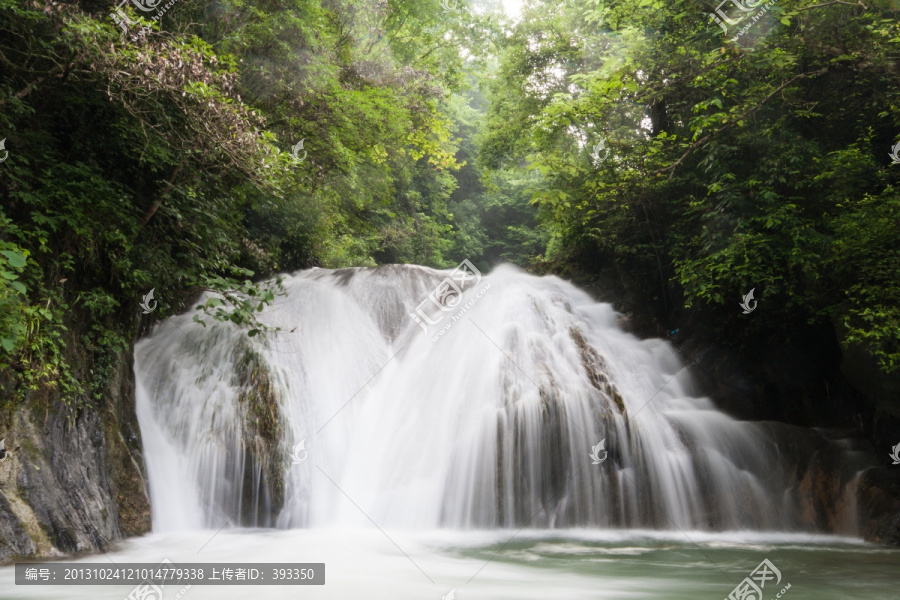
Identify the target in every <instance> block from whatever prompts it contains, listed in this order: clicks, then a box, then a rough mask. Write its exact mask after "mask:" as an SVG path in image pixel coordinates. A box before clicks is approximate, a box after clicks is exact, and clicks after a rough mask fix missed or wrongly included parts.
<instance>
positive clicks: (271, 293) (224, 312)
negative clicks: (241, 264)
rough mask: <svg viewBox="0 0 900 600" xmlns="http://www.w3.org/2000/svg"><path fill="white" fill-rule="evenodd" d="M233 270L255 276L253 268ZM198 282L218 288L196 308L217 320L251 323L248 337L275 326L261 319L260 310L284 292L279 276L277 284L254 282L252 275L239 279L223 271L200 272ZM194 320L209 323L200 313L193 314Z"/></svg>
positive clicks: (239, 325)
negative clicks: (226, 274) (251, 279)
mask: <svg viewBox="0 0 900 600" xmlns="http://www.w3.org/2000/svg"><path fill="white" fill-rule="evenodd" d="M232 271H233V272H234V274H235V275H243V276H245V277H252V276H253V271H250V270H248V269H238V268H233V269H232ZM199 284H200V285H202V286H203V287H204V288H206V289H208V290H211V291H213V292H215V293H216V295H214V296H211V297H209V298H207V300H206V301H205V302H204V303H203V304H200V305H198V306H197V310H199V311H202V312H203V313H204V314H206V315H209V316H211V317H212V318H213V319H215V320H216V321H221V322H226V321H227V322H230V323H234V324H235V325H237V326H238V327H248V328H249V331H247V335H248V336H249V337H254V336H256V335H259V334H262V335H265V334H266V333H267V332H268V331H272V330H273V329H272V328H271V327H269V326H268V325H266V324H265V323H261V322H260V321H259V319H258V318H257V313H261V312H262V311H263V309H264V308H265V307H266V306H267V305H268V304H271V303H272V302H273V301H274V300H275V295H276V294H282V292H280V290H281V289H282V286H281V278H280V277H279V278H278V279H277V280H276V281H275V283H274V284H268V283H262V284H255V283H253V282H251V281H250V280H249V279H244V280H243V281H239V280H237V279H234V278H231V277H222V276H220V275H201V281H200V282H199ZM194 322H195V323H199V324H201V325H202V326H204V327H206V322H205V321H204V320H203V318H202V317H200V315H194ZM279 329H281V328H280V327H276V328H275V329H274V331H278V330H279Z"/></svg>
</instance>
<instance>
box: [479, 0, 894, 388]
mask: <svg viewBox="0 0 900 600" xmlns="http://www.w3.org/2000/svg"><path fill="white" fill-rule="evenodd" d="M714 9H715V7H714V6H713V5H709V6H708V7H706V10H704V8H703V7H700V6H699V5H696V4H694V3H691V2H686V1H679V0H676V1H675V2H666V3H662V2H648V1H647V0H614V1H604V2H600V3H597V2H595V1H594V0H572V1H570V2H566V3H563V4H561V5H560V4H559V3H557V2H543V1H538V2H534V3H532V4H531V5H530V8H529V9H528V10H526V11H525V13H524V17H523V19H522V21H521V23H519V24H518V25H517V27H516V28H515V29H514V31H513V32H512V35H510V36H509V37H508V38H507V42H506V44H505V47H504V49H503V52H502V63H501V66H500V68H499V72H498V74H497V77H496V78H495V79H494V81H493V82H492V84H491V85H492V89H491V99H492V101H493V102H492V106H491V110H490V113H489V115H488V119H487V123H486V125H485V138H484V140H483V143H482V145H481V152H482V160H483V161H484V164H485V165H486V166H487V167H488V168H490V169H497V170H502V169H510V168H514V169H520V170H529V171H531V172H533V173H534V175H535V180H534V184H533V186H532V189H533V196H532V197H533V200H534V202H535V203H537V204H538V205H539V207H540V210H541V219H542V222H543V223H544V224H545V225H546V226H547V227H548V228H549V230H550V234H551V244H550V246H549V248H548V254H549V255H550V256H551V257H552V258H555V259H557V260H564V261H565V260H579V257H580V256H591V257H601V260H602V261H604V262H605V263H606V264H609V265H613V266H615V267H616V268H618V269H620V270H625V271H628V272H630V273H632V274H633V275H634V277H635V278H637V279H639V280H642V281H645V282H652V281H654V280H656V281H658V282H659V284H658V286H657V290H658V292H656V293H658V294H659V295H660V296H662V297H664V298H683V302H684V304H685V305H687V306H698V305H702V306H703V307H704V308H705V309H706V310H708V311H710V312H711V313H712V314H714V315H715V316H716V318H717V321H718V322H719V323H720V334H721V336H722V338H723V341H725V340H727V341H733V342H736V343H738V344H740V343H743V342H747V341H748V340H750V339H751V338H754V339H766V338H768V339H774V340H780V341H784V340H786V339H789V338H790V336H791V335H794V333H795V331H796V328H797V327H798V326H801V325H803V324H805V323H816V322H831V323H833V324H834V326H835V328H836V330H837V333H838V337H839V338H840V339H841V340H842V343H844V344H848V345H849V344H863V345H864V346H865V347H866V348H867V349H868V350H869V351H870V352H871V353H872V354H873V355H874V356H875V357H877V359H878V360H879V362H880V364H881V366H882V368H883V369H884V370H886V371H896V370H897V369H898V368H900V360H898V359H900V355H898V351H900V327H898V313H897V305H898V304H897V301H898V289H897V282H898V281H900V277H898V275H900V271H898V255H897V250H896V249H897V248H898V247H900V229H898V227H897V223H898V222H900V221H898V218H897V217H898V214H897V202H898V194H897V192H896V189H897V184H898V177H900V170H898V168H897V167H896V165H891V164H890V161H889V159H888V150H889V149H890V147H891V146H892V145H893V144H894V143H896V142H897V141H898V136H900V110H898V100H900V97H898V94H900V92H898V89H900V86H898V84H900V80H898V79H900V77H898V74H897V71H896V69H895V68H894V65H895V57H896V55H897V51H898V49H900V48H898V44H900V22H898V19H897V17H898V16H900V11H898V10H897V9H896V7H894V6H892V5H890V4H888V3H867V4H866V5H865V6H864V5H863V4H862V3H860V4H851V3H816V2H812V1H805V0H804V1H796V0H779V2H777V3H775V4H773V5H772V6H770V7H769V8H768V9H767V10H766V11H765V12H762V13H760V17H761V18H760V19H759V20H756V19H755V17H754V16H753V15H750V18H747V20H746V21H745V22H742V23H741V24H740V25H738V26H734V29H733V30H732V31H730V32H729V38H731V39H725V38H723V36H722V31H721V29H720V28H719V27H718V25H715V24H714V23H712V22H711V20H710V18H709V14H708V13H709V12H711V11H712V10H714ZM749 23H752V26H751V27H749V28H748V29H746V32H745V33H742V34H740V36H738V32H739V31H742V28H743V27H744V26H745V25H746V24H749ZM601 140H604V141H605V144H606V147H607V148H609V156H608V157H607V158H605V159H604V160H601V161H599V162H597V163H595V162H594V161H593V160H592V159H591V158H590V156H589V154H590V152H591V149H592V147H593V146H594V145H595V144H597V143H598V142H600V141H601ZM595 259H596V258H592V260H595ZM751 288H756V297H757V298H758V299H759V302H760V306H761V307H764V312H761V311H758V312H757V313H756V314H755V316H754V318H753V319H752V320H750V319H746V318H742V317H743V315H741V314H740V311H737V310H736V306H737V302H738V301H739V299H740V298H741V297H742V296H743V294H745V293H746V292H747V291H749V290H750V289H751ZM786 323H790V324H794V325H791V326H786V325H785V324H786Z"/></svg>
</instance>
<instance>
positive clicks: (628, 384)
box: [135, 266, 801, 530]
mask: <svg viewBox="0 0 900 600" xmlns="http://www.w3.org/2000/svg"><path fill="white" fill-rule="evenodd" d="M454 273H456V274H457V275H458V274H459V273H458V272H454ZM454 285H455V286H456V287H454ZM284 289H285V292H286V293H285V294H284V295H282V296H278V297H276V300H275V302H274V303H273V305H272V306H270V307H268V308H267V309H266V310H264V311H263V312H262V313H260V315H261V316H260V319H261V320H262V321H263V322H264V323H266V324H267V325H269V326H272V327H280V330H279V331H278V332H277V333H270V334H269V335H268V336H266V337H265V338H263V337H255V338H249V337H248V336H247V335H246V333H245V332H242V331H239V330H237V329H236V328H234V327H232V326H230V325H228V324H221V323H216V324H214V325H213V324H209V326H207V327H205V328H204V327H200V326H198V325H197V324H196V323H193V322H192V317H193V311H189V312H188V313H186V314H183V315H179V316H175V317H172V318H170V319H167V320H166V321H164V322H162V323H161V324H159V325H158V326H157V327H156V328H155V330H154V331H153V333H152V335H150V336H149V337H147V338H145V339H143V340H141V341H140V342H139V343H138V345H137V347H136V350H135V373H136V377H137V414H138V419H139V423H140V428H141V435H142V438H143V443H144V448H145V460H146V464H147V470H148V475H149V480H150V495H151V505H152V511H153V524H154V529H155V530H171V529H184V528H201V527H219V526H221V525H222V523H224V522H226V519H229V518H231V519H233V520H232V521H231V522H233V523H234V524H237V525H243V526H250V527H283V528H292V527H310V526H321V525H328V526H331V525H341V526H344V525H347V526H359V525H368V524H369V520H370V519H371V521H374V522H375V523H377V524H378V525H379V526H382V527H385V526H389V527H403V528H418V529H423V528H437V527H446V528H497V527H520V526H527V527H534V528H550V527H576V526H577V527H631V528H638V527H639V528H657V529H674V528H680V529H745V528H754V529H790V528H792V527H794V526H795V524H796V523H797V519H798V516H797V515H798V512H799V509H798V504H799V503H798V499H797V488H798V481H797V477H798V476H797V474H796V471H797V470H796V469H795V468H794V467H792V466H790V465H789V464H787V462H788V461H785V457H784V456H783V455H782V450H783V448H782V445H781V443H780V442H779V434H778V431H777V427H769V426H766V425H764V424H754V423H746V422H738V421H735V420H734V419H732V418H730V417H728V416H727V415H725V414H723V413H722V412H720V411H718V410H717V409H716V408H715V407H714V405H713V404H712V403H711V401H710V400H709V399H708V398H705V397H703V396H702V395H701V394H700V393H699V390H698V389H697V388H696V386H695V384H694V383H693V381H692V376H691V369H690V368H687V366H686V364H685V362H684V361H683V359H682V358H681V357H680V356H679V353H678V352H677V350H675V349H674V348H673V347H672V345H671V344H669V343H668V342H666V341H663V340H659V339H649V340H640V339H638V338H637V337H635V336H633V335H631V334H629V333H627V332H625V331H624V330H623V329H622V328H621V327H619V325H618V315H617V313H616V312H615V311H614V310H613V308H612V306H611V305H609V304H603V303H597V302H595V301H594V300H593V299H591V297H590V296H589V295H588V294H586V293H585V292H583V291H581V290H579V289H577V288H576V287H575V286H573V285H571V284H569V283H567V282H565V281H563V280H561V279H559V278H556V277H536V276H532V275H529V274H526V273H523V272H522V271H520V270H518V269H516V268H514V267H510V266H501V267H498V268H497V269H495V270H494V271H493V272H491V273H490V274H487V275H484V276H481V275H480V274H478V273H472V274H470V275H469V276H468V277H454V275H453V273H448V272H444V271H437V270H433V269H428V268H423V267H417V266H384V267H377V268H368V269H363V268H359V269H340V270H325V269H311V270H308V271H302V272H299V273H296V274H294V275H292V276H288V277H286V278H285V281H284ZM435 290H437V293H436V292H435ZM429 299H430V300H431V302H429ZM435 299H437V300H438V302H437V303H435ZM448 299H449V300H448ZM442 301H447V302H446V304H445V305H444V308H446V307H447V306H450V305H455V308H454V309H453V310H452V311H444V310H435V307H437V308H438V309H440V308H441V307H440V306H438V304H439V303H440V302H442ZM423 303H424V304H423ZM423 307H424V308H423ZM411 315H415V318H413V317H411ZM440 317H443V318H440ZM603 440H605V442H604V444H603V447H602V448H598V449H597V451H596V452H594V451H593V449H594V448H595V447H597V445H598V444H600V442H601V441H603ZM300 442H303V447H302V448H299V447H298V444H299V443H300ZM800 443H801V442H797V444H800ZM295 448H297V450H296V451H295ZM591 454H593V455H594V456H596V457H597V458H598V459H599V460H593V459H592V457H591ZM292 457H296V458H292ZM595 463H596V464H595ZM348 500H349V501H348Z"/></svg>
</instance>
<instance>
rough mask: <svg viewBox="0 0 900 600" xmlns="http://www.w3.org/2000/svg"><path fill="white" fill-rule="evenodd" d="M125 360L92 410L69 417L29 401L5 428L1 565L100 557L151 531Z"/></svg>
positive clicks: (55, 403)
mask: <svg viewBox="0 0 900 600" xmlns="http://www.w3.org/2000/svg"><path fill="white" fill-rule="evenodd" d="M123 358H124V359H125V360H122V361H120V364H119V366H118V367H117V369H116V372H115V373H114V375H113V377H112V378H111V381H110V384H109V389H108V390H107V393H106V395H105V396H106V397H105V398H103V399H102V400H99V401H97V406H93V407H86V408H83V409H82V410H80V411H78V412H74V411H72V410H71V409H70V408H69V407H68V406H66V405H65V404H64V403H63V402H62V401H61V400H60V399H59V398H51V399H50V400H49V402H47V403H45V404H43V406H41V404H40V403H38V402H32V401H26V402H23V403H20V404H19V405H18V406H17V407H16V409H15V412H14V413H13V414H12V415H10V417H9V425H8V426H6V427H2V431H0V437H5V438H6V449H7V453H8V454H7V457H6V459H5V460H4V461H3V462H0V562H11V561H14V560H16V559H19V558H23V557H33V558H38V557H47V556H55V555H59V554H60V553H66V554H80V553H89V552H96V551H103V550H105V549H106V548H107V547H109V546H110V544H112V543H113V542H114V541H115V540H117V539H119V538H122V537H124V536H126V535H138V534H141V533H146V532H147V531H149V529H150V510H149V502H148V500H147V496H146V494H145V492H144V479H145V478H144V475H143V473H142V469H143V467H142V465H143V460H142V458H141V456H140V454H139V447H140V446H139V445H140V439H139V437H138V436H137V423H136V419H135V417H134V408H133V405H134V394H133V377H132V376H131V375H130V372H131V368H130V367H131V361H130V357H123ZM129 390H130V393H129Z"/></svg>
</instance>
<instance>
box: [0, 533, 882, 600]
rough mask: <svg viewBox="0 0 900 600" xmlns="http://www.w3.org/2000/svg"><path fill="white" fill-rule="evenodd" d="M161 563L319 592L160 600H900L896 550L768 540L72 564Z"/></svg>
mask: <svg viewBox="0 0 900 600" xmlns="http://www.w3.org/2000/svg"><path fill="white" fill-rule="evenodd" d="M164 559H168V560H170V561H172V562H175V563H179V562H247V563H249V562H320V563H325V565H326V576H325V581H326V583H325V585H324V586H304V587H296V586H291V587H287V586H252V587H244V586H230V587H229V586H198V585H195V586H192V587H190V588H189V589H185V588H184V587H183V586H173V585H169V586H167V587H166V589H165V596H164V600H175V599H176V598H177V599H178V600H203V599H213V598H215V599H219V598H222V599H242V600H243V599H247V598H251V599H253V600H263V599H285V600H287V599H306V598H310V599H322V600H324V599H328V600H349V599H359V600H373V599H376V600H377V599H385V600H388V599H390V600H442V598H444V597H445V596H449V595H450V593H451V591H452V592H453V594H452V598H453V600H554V599H561V600H582V599H585V600H587V599H594V600H599V599H623V600H624V599H629V600H643V599H651V598H652V599H665V600H688V599H690V600H697V599H704V598H708V599H710V600H722V599H728V597H729V594H730V593H731V592H732V590H734V588H735V587H736V586H738V584H740V583H741V582H742V581H743V580H744V578H745V577H748V576H749V575H750V574H751V572H752V571H754V570H755V569H756V568H757V566H758V565H760V563H762V562H763V560H765V559H767V560H769V561H770V563H771V564H772V565H773V566H774V567H775V568H776V569H777V570H778V571H779V572H780V574H781V579H780V581H777V582H776V580H772V581H768V582H767V583H766V585H765V587H764V588H763V595H762V598H755V597H752V596H747V597H746V599H742V600H751V599H752V600H774V599H776V597H779V596H778V595H779V594H781V595H780V598H784V599H787V600H813V599H815V600H825V599H834V600H839V599H840V600H844V599H853V600H857V599H865V600H889V599H890V600H896V599H897V598H898V597H900V549H888V548H882V547H878V546H874V545H870V544H866V543H864V542H862V541H860V540H857V539H853V538H842V537H835V536H824V535H817V536H814V535H812V534H781V533H777V534H773V533H771V532H729V533H715V534H711V533H708V532H692V531H687V532H679V531H675V532H661V531H635V530H627V531H625V530H584V529H578V530H563V531H560V530H557V531H546V530H541V531H536V530H525V531H520V532H518V534H517V533H516V532H515V531H446V530H441V531H432V532H421V531H419V532H411V531H405V530H403V531H395V530H386V531H379V530H377V529H357V530H348V529H303V530H288V531H283V530H235V529H226V530H222V531H219V532H216V531H215V530H210V531H193V532H187V533H179V534H152V535H148V536H145V537H142V538H135V539H130V540H127V541H124V542H121V543H120V544H119V546H118V547H117V548H116V549H115V550H110V551H109V552H107V554H106V555H103V554H101V555H96V556H91V557H88V558H83V559H81V560H79V561H78V562H84V563H88V562H90V563H104V564H110V563H113V562H114V563H120V562H153V563H158V562H161V561H162V560H164ZM788 585H789V586H790V587H787V586H788ZM133 587H134V586H132V585H128V586H44V587H28V588H26V587H23V586H16V585H15V583H14V576H13V568H12V567H3V568H2V569H0V598H2V599H4V600H19V599H23V600H24V599H51V598H52V599H110V600H112V599H121V600H125V599H126V598H127V597H128V595H129V593H130V592H131V590H132V589H133ZM782 590H784V592H782ZM448 600H449V599H448Z"/></svg>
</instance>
